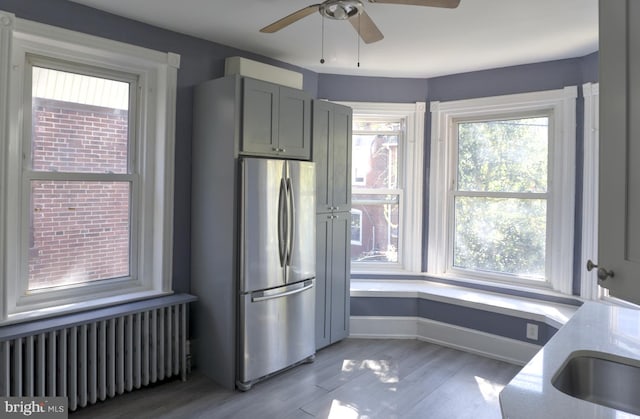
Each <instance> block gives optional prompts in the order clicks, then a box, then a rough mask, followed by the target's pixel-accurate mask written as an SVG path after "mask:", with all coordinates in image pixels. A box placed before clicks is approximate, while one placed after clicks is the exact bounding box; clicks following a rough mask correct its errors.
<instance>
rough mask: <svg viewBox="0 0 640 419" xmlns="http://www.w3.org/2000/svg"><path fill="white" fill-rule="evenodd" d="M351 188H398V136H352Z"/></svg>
mask: <svg viewBox="0 0 640 419" xmlns="http://www.w3.org/2000/svg"><path fill="white" fill-rule="evenodd" d="M352 165H353V176H352V179H353V181H352V186H353V188H354V190H355V189H358V188H376V189H397V188H398V136H397V135H354V136H353V160H352Z"/></svg>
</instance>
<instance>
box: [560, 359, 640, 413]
mask: <svg viewBox="0 0 640 419" xmlns="http://www.w3.org/2000/svg"><path fill="white" fill-rule="evenodd" d="M551 382H552V384H553V386H554V387H555V388H557V389H558V390H560V391H562V392H563V393H565V394H568V395H570V396H573V397H577V398H578V399H582V400H586V401H588V402H592V403H597V404H599V405H603V406H607V407H610V408H613V409H617V410H622V411H624V412H627V413H632V414H634V415H640V397H639V394H638V389H640V362H638V361H636V360H633V359H629V358H623V357H619V356H616V355H611V354H607V353H602V352H591V351H578V352H574V353H572V354H571V355H570V356H569V358H567V360H566V361H565V363H564V364H563V366H562V367H560V369H559V370H558V372H557V373H556V374H555V376H554V377H553V379H552V380H551Z"/></svg>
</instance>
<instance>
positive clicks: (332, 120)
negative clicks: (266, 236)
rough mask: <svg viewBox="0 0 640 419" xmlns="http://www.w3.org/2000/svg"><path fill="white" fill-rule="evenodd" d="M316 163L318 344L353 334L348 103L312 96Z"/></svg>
mask: <svg viewBox="0 0 640 419" xmlns="http://www.w3.org/2000/svg"><path fill="white" fill-rule="evenodd" d="M312 119H313V131H312V132H313V134H312V144H313V153H312V154H313V161H314V162H315V163H316V207H317V209H316V237H317V241H318V243H317V248H316V349H320V348H323V347H325V346H327V345H330V344H332V343H335V342H337V341H339V340H341V339H344V338H345V337H347V336H348V335H349V315H350V305H349V301H350V292H349V288H350V286H349V284H350V281H349V277H350V266H351V256H350V255H351V248H350V242H351V153H352V150H351V142H352V140H351V133H352V119H353V112H352V110H351V108H349V107H347V106H342V105H338V104H335V103H331V102H326V101H322V100H314V101H313V118H312Z"/></svg>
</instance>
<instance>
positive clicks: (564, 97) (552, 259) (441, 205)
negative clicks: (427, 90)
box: [427, 86, 577, 294]
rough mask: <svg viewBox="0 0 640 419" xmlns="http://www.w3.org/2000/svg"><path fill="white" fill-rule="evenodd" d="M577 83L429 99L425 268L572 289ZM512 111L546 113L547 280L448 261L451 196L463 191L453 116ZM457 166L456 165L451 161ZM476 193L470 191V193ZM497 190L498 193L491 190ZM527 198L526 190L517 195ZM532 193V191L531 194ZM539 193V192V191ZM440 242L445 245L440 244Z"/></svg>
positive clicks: (501, 114)
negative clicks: (476, 270)
mask: <svg viewBox="0 0 640 419" xmlns="http://www.w3.org/2000/svg"><path fill="white" fill-rule="evenodd" d="M576 97H577V88H576V86H569V87H566V88H564V89H558V90H549V91H541V92H531V93H519V94H513V95H505V96H495V97H486V98H478V99H463V100H456V101H450V102H432V103H431V113H432V126H431V128H432V131H431V138H432V141H431V173H430V187H429V192H430V199H429V203H430V208H429V230H428V231H429V233H428V234H429V237H428V252H427V272H428V273H429V274H431V275H443V276H447V277H453V278H455V279H459V280H472V281H473V280H475V279H479V280H481V281H484V280H488V281H494V282H495V281H498V282H503V283H505V282H506V283H509V284H514V283H515V284H519V285H527V286H531V287H540V286H541V287H552V288H553V289H555V290H557V291H560V292H563V293H567V294H569V293H571V291H572V279H573V274H572V272H573V252H574V249H573V223H574V221H573V216H574V213H575V208H574V200H575V195H574V189H575V103H576ZM514 114H515V115H517V116H538V115H543V116H547V115H548V116H549V118H550V119H549V150H548V153H549V160H548V173H549V177H548V178H549V183H548V190H547V192H546V194H547V195H546V197H545V198H546V201H547V217H548V222H547V243H548V245H547V249H546V250H547V253H546V257H547V267H546V272H545V278H546V281H545V282H544V283H540V282H539V281H531V280H522V279H521V278H512V277H509V276H504V275H502V276H500V275H497V276H496V275H485V274H484V273H477V274H476V273H470V272H466V271H461V270H458V269H455V268H453V267H452V263H451V261H452V250H453V246H452V245H450V243H451V240H452V231H453V225H452V224H453V220H452V218H453V214H452V202H453V199H454V197H456V196H465V194H466V193H467V192H465V191H457V190H456V187H457V185H456V177H455V176H456V173H455V171H454V170H453V167H456V159H457V144H456V143H457V133H456V123H457V122H458V121H476V120H478V121H483V120H494V119H501V118H504V117H505V116H506V117H512V116H513V115H514ZM456 169H457V167H456ZM473 195H475V193H471V194H470V196H473ZM496 196H499V194H498V195H496ZM521 197H522V198H523V199H526V196H521ZM532 197H533V196H532ZM539 197H542V196H539ZM443 244H444V245H443Z"/></svg>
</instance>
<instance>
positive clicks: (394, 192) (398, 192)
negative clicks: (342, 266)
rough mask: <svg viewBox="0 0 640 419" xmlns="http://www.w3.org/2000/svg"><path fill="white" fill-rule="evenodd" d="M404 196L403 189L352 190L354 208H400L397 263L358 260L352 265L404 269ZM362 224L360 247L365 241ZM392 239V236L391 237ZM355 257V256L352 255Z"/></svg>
mask: <svg viewBox="0 0 640 419" xmlns="http://www.w3.org/2000/svg"><path fill="white" fill-rule="evenodd" d="M358 195H378V196H381V197H386V196H395V197H396V199H384V198H381V199H366V198H365V199H362V198H360V199H359V198H358ZM403 195H404V191H403V190H402V189H358V190H357V191H356V190H355V189H354V190H352V193H351V202H352V205H353V206H357V205H397V207H398V228H397V236H398V237H397V239H396V240H397V242H398V247H397V249H396V252H397V258H396V259H397V260H396V262H393V261H376V262H366V261H357V260H352V261H351V263H354V264H357V265H358V266H362V267H368V268H375V267H380V266H382V267H385V266H386V267H394V268H396V269H397V268H401V267H402V265H403V264H402V261H403V254H404V253H403V252H404V251H405V249H404V247H405V244H404V243H405V242H404V231H405V228H406V227H405V226H404V224H403V218H404V216H403V210H404V203H403ZM352 211H361V210H360V209H358V208H353V209H352ZM363 219H364V217H362V216H361V220H363ZM361 223H362V222H361ZM362 228H363V226H362V224H360V238H361V239H360V245H362V242H363V239H362V235H363V232H362ZM387 234H391V233H390V232H388V233H387ZM389 237H390V236H389ZM352 256H353V255H352Z"/></svg>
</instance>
